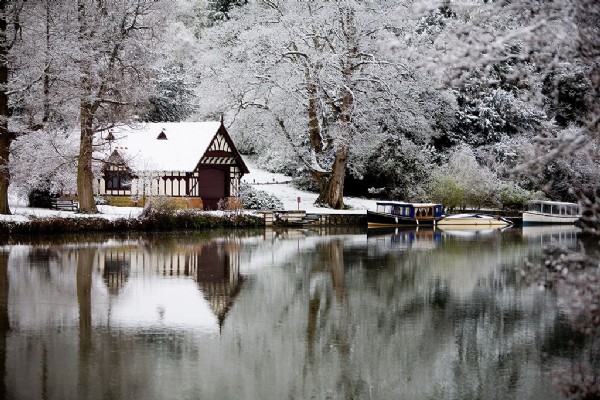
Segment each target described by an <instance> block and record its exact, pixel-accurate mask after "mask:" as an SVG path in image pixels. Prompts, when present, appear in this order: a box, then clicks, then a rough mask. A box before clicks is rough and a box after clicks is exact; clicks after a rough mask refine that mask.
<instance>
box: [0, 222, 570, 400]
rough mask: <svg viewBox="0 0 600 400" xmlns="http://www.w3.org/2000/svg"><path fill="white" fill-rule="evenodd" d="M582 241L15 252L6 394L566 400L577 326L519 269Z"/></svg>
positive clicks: (3, 343)
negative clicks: (548, 250) (564, 386)
mask: <svg viewBox="0 0 600 400" xmlns="http://www.w3.org/2000/svg"><path fill="white" fill-rule="evenodd" d="M577 235H578V233H577V231H576V230H575V228H567V229H565V228H563V229H560V230H547V229H546V230H544V229H539V228H536V229H532V228H529V229H528V228H510V229H508V230H505V231H481V232H468V231H456V232H453V231H447V232H444V231H433V230H418V231H414V230H409V231H396V230H392V231H377V232H371V231H369V232H366V231H365V230H343V229H338V230H323V231H318V230H287V231H271V230H267V231H238V232H221V233H211V234H206V233H204V234H164V235H148V236H146V235H134V236H122V237H114V236H113V237H96V236H89V237H86V236H81V237H77V238H64V237H62V238H55V239H52V240H50V239H48V240H39V239H38V240H37V241H36V242H28V241H22V242H19V243H14V242H11V243H10V244H5V245H0V375H1V376H2V378H3V379H1V381H0V398H2V399H146V400H149V399H212V400H216V399H539V398H544V399H547V400H551V399H560V398H561V397H560V396H559V394H558V391H557V389H556V387H555V385H554V384H553V381H554V380H555V379H554V378H555V375H556V374H557V372H556V371H557V370H558V368H563V367H564V365H568V364H569V362H571V360H572V359H574V358H576V357H577V352H576V350H575V349H574V348H573V346H572V341H571V340H570V337H571V336H570V335H571V332H570V330H569V328H568V327H567V326H566V325H565V323H564V322H562V320H563V319H562V318H561V312H560V309H559V308H557V306H556V301H555V299H554V297H553V294H552V293H550V292H549V291H548V290H540V288H539V287H538V285H535V284H534V285H528V284H525V282H524V280H523V279H522V277H521V274H520V273H519V268H520V266H522V265H523V263H524V261H525V260H529V261H532V262H541V254H542V248H543V246H544V245H546V244H549V243H555V244H558V243H560V244H562V245H565V246H576V243H577ZM570 342H571V344H569V343H570Z"/></svg>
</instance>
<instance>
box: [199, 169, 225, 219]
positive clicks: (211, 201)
mask: <svg viewBox="0 0 600 400" xmlns="http://www.w3.org/2000/svg"><path fill="white" fill-rule="evenodd" d="M226 178H227V176H226V175H225V171H224V170H222V169H217V168H207V169H201V170H200V177H199V182H198V195H199V196H200V197H201V198H202V204H203V205H204V209H205V210H215V209H216V208H217V203H218V202H219V200H220V199H222V198H223V197H227V195H228V194H227V190H226V189H227V179H226Z"/></svg>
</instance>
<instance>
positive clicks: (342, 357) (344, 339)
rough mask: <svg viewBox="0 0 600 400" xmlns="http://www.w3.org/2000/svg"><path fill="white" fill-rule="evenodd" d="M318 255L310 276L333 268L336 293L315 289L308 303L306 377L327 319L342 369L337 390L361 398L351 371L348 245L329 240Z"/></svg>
mask: <svg viewBox="0 0 600 400" xmlns="http://www.w3.org/2000/svg"><path fill="white" fill-rule="evenodd" d="M317 254H318V255H319V256H318V258H317V259H316V260H314V262H313V263H312V264H311V269H310V274H311V275H312V274H317V275H318V274H320V273H323V272H327V271H326V270H327V269H329V275H330V277H331V283H332V288H333V293H331V292H328V291H327V290H324V288H322V287H315V289H314V291H313V293H311V297H310V299H309V302H308V324H307V330H306V339H307V362H308V365H305V367H304V373H305V375H306V374H307V373H308V369H309V368H313V367H314V366H315V365H314V363H315V350H316V349H315V347H316V346H317V345H318V344H319V343H320V341H319V340H318V338H317V336H318V335H319V333H320V332H322V326H323V324H324V322H325V320H327V324H328V325H330V326H332V328H333V330H332V332H331V333H330V337H329V338H327V339H326V340H327V341H328V342H329V344H334V345H335V349H336V350H337V352H338V354H339V365H340V367H341V370H340V375H339V377H338V378H337V379H338V381H337V387H338V389H339V391H340V392H341V393H342V396H341V397H343V398H346V399H353V398H357V396H358V397H360V396H359V392H360V387H361V386H360V382H359V381H356V380H355V378H354V376H353V375H352V372H351V371H352V366H351V363H352V362H353V360H352V357H351V341H352V338H351V334H350V329H351V317H350V309H349V304H348V299H347V288H346V281H345V280H346V277H345V264H344V242H343V241H342V240H339V239H338V240H331V241H328V242H327V243H325V244H323V245H322V246H321V247H320V248H319V249H318V253H317ZM328 294H331V295H332V297H333V298H330V296H328ZM319 320H322V321H321V322H320V321H319ZM319 325H321V326H319ZM320 328H321V329H320Z"/></svg>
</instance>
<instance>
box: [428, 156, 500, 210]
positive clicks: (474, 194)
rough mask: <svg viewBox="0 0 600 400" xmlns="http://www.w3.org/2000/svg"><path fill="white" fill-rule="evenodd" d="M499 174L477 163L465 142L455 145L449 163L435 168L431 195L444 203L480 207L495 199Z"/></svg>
mask: <svg viewBox="0 0 600 400" xmlns="http://www.w3.org/2000/svg"><path fill="white" fill-rule="evenodd" d="M498 183H499V182H498V178H497V176H496V174H494V173H493V172H492V171H490V170H489V169H487V168H485V167H483V166H482V165H480V164H479V163H478V162H477V160H476V158H475V155H474V153H473V150H472V149H471V148H470V147H469V146H466V145H461V146H458V147H456V148H455V149H454V150H453V151H452V153H451V154H450V155H449V159H448V163H447V164H444V165H442V166H441V167H440V168H438V169H437V170H435V171H434V173H433V179H432V182H431V196H432V199H433V200H434V201H436V202H440V203H442V204H444V206H445V207H448V208H455V207H460V208H462V209H465V208H466V207H473V208H475V209H480V208H481V207H483V206H486V205H491V204H493V202H494V200H495V199H494V194H495V193H494V189H495V188H496V187H497V186H498Z"/></svg>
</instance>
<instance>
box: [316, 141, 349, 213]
mask: <svg viewBox="0 0 600 400" xmlns="http://www.w3.org/2000/svg"><path fill="white" fill-rule="evenodd" d="M347 166H348V147H347V146H341V147H340V148H338V149H337V151H336V152H335V159H334V161H333V166H332V168H331V173H330V174H329V176H328V177H327V178H328V179H327V182H326V184H325V186H324V187H323V188H322V189H321V193H320V194H319V198H318V199H317V204H326V205H328V206H329V207H331V208H334V209H337V210H341V209H343V208H344V180H345V179H346V167H347Z"/></svg>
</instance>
